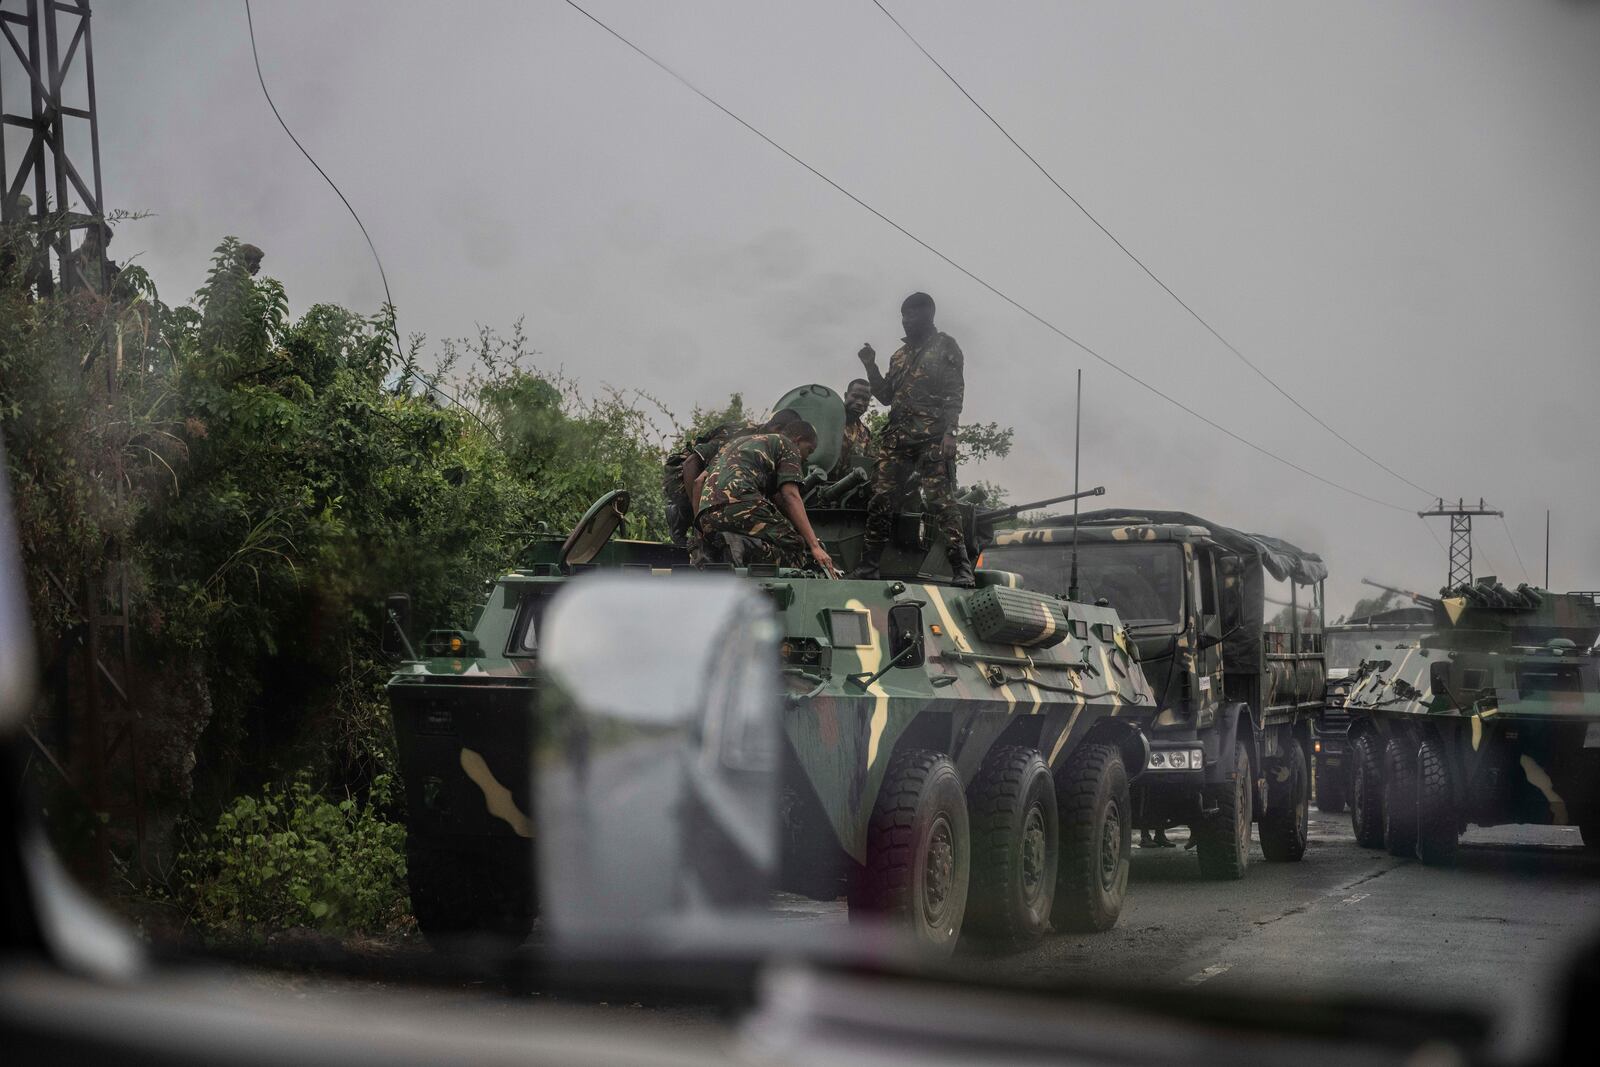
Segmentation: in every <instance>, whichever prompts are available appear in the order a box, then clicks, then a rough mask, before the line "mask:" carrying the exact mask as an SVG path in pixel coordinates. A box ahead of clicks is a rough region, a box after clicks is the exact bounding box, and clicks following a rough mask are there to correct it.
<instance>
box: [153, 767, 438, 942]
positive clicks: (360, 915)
mask: <svg viewBox="0 0 1600 1067" xmlns="http://www.w3.org/2000/svg"><path fill="white" fill-rule="evenodd" d="M394 791H395V783H394V779H393V778H392V777H391V776H389V775H386V774H381V775H378V776H377V777H376V778H374V779H373V783H372V791H371V795H370V796H369V797H368V798H367V801H366V802H365V803H358V802H357V801H356V800H355V799H353V798H350V797H346V798H345V799H344V800H339V801H334V800H329V799H328V798H326V797H324V796H322V795H321V794H320V793H318V792H317V791H315V790H314V789H312V787H311V784H310V782H309V781H307V780H306V779H305V778H304V777H303V776H302V777H300V778H297V779H295V780H294V781H293V782H291V783H290V784H289V786H288V788H287V789H285V788H283V787H281V786H272V785H269V786H267V787H266V788H265V789H263V790H262V792H261V794H260V795H258V796H249V795H246V796H240V797H236V798H234V801H233V803H232V804H231V805H230V806H229V808H228V809H227V810H226V811H224V812H223V813H222V815H221V817H220V818H218V819H217V823H216V826H215V827H214V828H213V829H212V830H211V832H210V833H208V834H205V835H203V836H202V837H200V838H199V839H198V840H196V841H195V842H193V843H192V845H191V847H189V848H187V849H185V850H184V851H183V852H182V853H180V855H179V858H178V872H179V877H180V879H181V883H182V884H181V887H180V892H181V893H182V896H184V897H186V898H187V901H186V903H187V904H188V905H189V920H190V921H191V922H192V923H194V924H195V925H196V926H198V927H199V928H200V929H201V930H202V931H204V932H206V933H213V934H215V933H225V934H246V935H250V936H254V935H258V934H262V933H265V932H267V931H271V930H280V929H285V928H288V927H297V926H298V927H309V928H311V929H315V930H319V931H323V932H326V933H335V934H347V933H378V932H383V931H386V930H392V929H394V928H396V927H398V926H400V925H402V924H403V923H404V922H405V921H406V918H407V916H408V914H409V910H410V906H409V901H408V898H407V895H406V858H405V828H404V827H403V826H401V825H400V824H399V823H394V822H390V821H388V820H387V819H385V818H384V817H383V814H382V809H383V808H384V807H385V806H386V805H387V804H389V803H390V802H391V801H392V800H393V794H394Z"/></svg>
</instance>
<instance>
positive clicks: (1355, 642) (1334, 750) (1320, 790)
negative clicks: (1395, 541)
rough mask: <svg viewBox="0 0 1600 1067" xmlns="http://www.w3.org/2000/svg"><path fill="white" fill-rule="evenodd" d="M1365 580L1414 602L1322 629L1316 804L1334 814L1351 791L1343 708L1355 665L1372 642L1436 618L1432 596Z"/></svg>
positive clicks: (1408, 633)
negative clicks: (1323, 689)
mask: <svg viewBox="0 0 1600 1067" xmlns="http://www.w3.org/2000/svg"><path fill="white" fill-rule="evenodd" d="M1362 582H1363V583H1364V584H1366V585H1371V586H1375V587H1376V588H1379V589H1384V590H1387V591H1389V592H1391V593H1394V594H1397V595H1399V596H1404V597H1409V598H1410V599H1411V600H1413V601H1414V603H1413V604H1411V605H1407V606H1404V607H1393V608H1387V609H1385V610H1382V611H1374V612H1371V613H1369V614H1365V615H1362V616H1360V617H1358V618H1351V619H1347V620H1345V621H1343V622H1337V623H1329V624H1328V628H1327V630H1326V631H1325V632H1324V635H1323V636H1324V645H1325V650H1326V652H1327V658H1328V690H1327V694H1326V697H1325V699H1324V701H1323V705H1322V710H1321V711H1320V712H1319V713H1318V714H1317V720H1316V724H1315V730H1314V732H1313V736H1312V741H1311V750H1312V772H1311V778H1312V782H1313V784H1314V786H1315V790H1314V791H1315V794H1316V798H1317V809H1318V810H1319V811H1325V812H1330V813H1333V814H1338V813H1339V812H1341V811H1343V810H1344V809H1345V805H1346V803H1348V798H1349V796H1350V757H1349V736H1348V735H1349V732H1350V714H1349V712H1347V711H1346V710H1345V707H1344V702H1345V697H1346V696H1347V695H1348V694H1349V692H1350V685H1351V680H1352V677H1353V676H1354V675H1355V673H1356V668H1357V667H1359V666H1360V665H1361V660H1362V659H1363V657H1364V656H1365V654H1366V651H1367V650H1369V649H1371V648H1372V646H1373V645H1374V643H1379V644H1381V643H1385V642H1388V643H1392V642H1395V641H1403V640H1406V639H1407V638H1412V637H1415V636H1417V634H1418V631H1419V630H1421V629H1425V628H1427V627H1428V626H1429V624H1430V623H1431V622H1432V620H1433V612H1432V611H1430V610H1429V609H1428V607H1426V604H1427V600H1428V598H1426V597H1423V596H1421V595H1420V594H1417V593H1413V592H1409V591H1408V590H1405V589H1396V588H1395V587H1393V586H1388V585H1383V584H1381V583H1379V582H1374V581H1372V580H1371V579H1369V578H1363V579H1362Z"/></svg>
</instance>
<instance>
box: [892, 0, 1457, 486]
mask: <svg viewBox="0 0 1600 1067" xmlns="http://www.w3.org/2000/svg"><path fill="white" fill-rule="evenodd" d="M872 3H873V5H874V6H875V7H876V8H877V9H878V10H879V11H881V12H883V14H884V16H885V17H886V18H887V19H888V20H889V21H890V22H892V23H894V24H895V27H896V28H897V29H899V31H900V32H901V33H902V34H904V35H905V37H906V40H908V41H910V42H911V43H912V44H913V45H915V46H916V48H917V51H919V52H921V53H922V54H923V55H924V56H926V57H927V58H928V62H930V63H932V64H933V65H934V66H935V67H938V68H939V73H941V74H943V75H944V76H945V77H946V78H947V79H949V81H950V84H951V85H954V86H955V87H956V89H958V90H959V91H960V93H961V95H962V96H964V97H966V98H967V101H968V102H969V103H970V104H972V106H973V107H975V108H977V109H978V111H979V112H981V113H982V114H983V117H984V118H986V119H988V120H989V122H990V124H991V125H993V126H994V128H995V129H997V130H999V131H1000V133H1001V135H1002V136H1004V137H1005V139H1006V140H1008V141H1010V142H1011V145H1012V147H1013V148H1015V149H1016V150H1017V151H1018V152H1021V153H1022V154H1023V155H1024V156H1025V157H1026V158H1027V160H1028V162H1029V163H1032V164H1033V165H1034V167H1035V168H1036V169H1037V170H1038V171H1039V173H1040V174H1043V175H1044V176H1045V178H1046V179H1047V180H1048V181H1049V182H1050V184H1051V185H1053V186H1055V187H1056V190H1057V191H1058V192H1059V193H1061V195H1062V196H1064V197H1066V198H1067V199H1068V200H1070V201H1072V205H1073V206H1074V207H1076V208H1077V209H1078V210H1079V211H1080V212H1082V214H1083V217H1084V218H1086V219H1088V220H1089V221H1090V222H1092V223H1094V225H1095V228H1096V229H1098V230H1099V231H1100V232H1101V233H1103V234H1105V235H1106V237H1107V238H1108V239H1110V241H1111V243H1112V244H1114V245H1116V246H1117V247H1118V248H1119V249H1121V250H1122V253H1123V255H1125V256H1127V257H1128V258H1129V259H1131V260H1132V261H1133V262H1134V263H1135V264H1136V265H1137V266H1138V268H1139V269H1140V270H1142V271H1144V273H1145V274H1146V275H1147V276H1148V277H1149V278H1150V280H1151V281H1153V282H1155V283H1156V284H1157V285H1159V286H1160V287H1161V288H1162V289H1163V290H1164V291H1165V292H1166V294H1167V295H1168V296H1170V297H1172V299H1173V300H1175V301H1177V303H1178V306H1179V307H1181V308H1183V310H1185V311H1187V312H1188V313H1189V315H1190V317H1191V318H1193V319H1194V321H1196V322H1198V323H1199V324H1200V325H1201V326H1203V327H1205V329H1206V332H1208V333H1210V334H1211V336H1212V337H1215V338H1216V339H1217V341H1219V342H1220V343H1221V344H1222V345H1223V347H1225V348H1226V349H1227V350H1228V351H1229V352H1232V353H1233V354H1234V355H1235V356H1236V357H1238V359H1239V361H1240V362H1241V363H1243V364H1244V365H1245V366H1246V367H1249V368H1250V369H1251V370H1252V371H1254V372H1255V373H1256V375H1257V376H1258V377H1260V378H1261V380H1262V381H1264V382H1266V383H1267V384H1268V385H1270V386H1272V388H1273V389H1275V390H1277V392H1278V394H1279V395H1280V396H1282V397H1283V398H1284V399H1285V400H1287V401H1289V403H1291V404H1293V405H1294V406H1295V407H1297V408H1299V409H1300V411H1301V412H1303V413H1304V414H1305V415H1307V416H1308V417H1310V418H1311V419H1312V421H1314V422H1315V423H1316V424H1317V425H1318V426H1321V427H1322V428H1323V429H1324V430H1326V431H1328V433H1330V434H1332V435H1333V436H1334V437H1336V438H1338V439H1339V440H1340V441H1342V442H1343V443H1344V444H1345V445H1346V446H1348V447H1349V448H1350V449H1352V450H1353V451H1355V452H1356V453H1357V454H1358V455H1360V456H1362V457H1364V458H1365V459H1367V460H1368V461H1370V462H1371V463H1373V464H1375V465H1376V466H1377V467H1379V468H1380V469H1381V470H1383V471H1386V472H1387V473H1389V474H1390V475H1393V476H1394V477H1395V478H1398V479H1399V480H1400V481H1402V482H1405V483H1406V484H1407V485H1409V486H1410V487H1411V488H1413V489H1415V490H1416V491H1417V492H1419V493H1426V494H1427V495H1428V496H1438V495H1439V494H1437V493H1435V492H1432V491H1431V490H1428V489H1424V488H1423V487H1422V486H1420V485H1418V484H1417V483H1416V482H1414V481H1412V480H1411V479H1410V478H1407V477H1406V476H1405V475H1403V474H1401V473H1400V472H1399V471H1397V470H1395V469H1394V468H1392V467H1390V466H1389V465H1388V464H1386V463H1384V462H1383V461H1382V460H1380V459H1378V458H1377V457H1376V456H1374V455H1372V453H1370V452H1368V451H1367V450H1366V449H1364V448H1362V447H1361V446H1360V445H1358V444H1356V443H1355V442H1354V441H1352V440H1350V439H1349V438H1348V437H1346V436H1345V435H1344V434H1342V433H1340V432H1339V431H1338V430H1336V429H1334V428H1333V427H1332V426H1330V425H1328V423H1327V422H1326V421H1324V420H1323V419H1322V417H1321V416H1319V415H1318V414H1317V413H1316V412H1314V411H1312V410H1311V409H1310V408H1308V407H1306V406H1305V405H1304V404H1302V403H1301V402H1300V401H1299V400H1297V399H1296V398H1295V397H1294V396H1293V394H1291V393H1290V392H1289V391H1288V390H1287V389H1285V388H1284V387H1283V386H1281V385H1279V384H1278V383H1277V382H1276V381H1275V380H1273V378H1272V376H1271V375H1269V374H1267V372H1266V371H1264V370H1262V369H1261V367H1260V366H1258V365H1257V364H1256V363H1255V362H1254V361H1253V360H1251V359H1250V358H1249V357H1248V356H1246V355H1245V354H1244V353H1243V352H1241V351H1239V349H1238V348H1237V347H1236V346H1235V345H1234V344H1233V342H1232V341H1230V340H1228V339H1227V338H1226V337H1224V336H1222V334H1221V333H1220V332H1219V331H1218V330H1217V329H1216V327H1214V326H1212V325H1211V323H1210V322H1208V321H1206V319H1205V318H1204V317H1202V316H1201V314H1200V313H1199V312H1198V311H1196V310H1195V309H1194V308H1193V307H1192V306H1191V305H1190V304H1189V302H1188V301H1186V300H1184V299H1183V297H1181V296H1179V295H1178V294H1177V293H1176V292H1174V291H1173V289H1172V287H1171V286H1169V285H1168V284H1167V283H1166V282H1164V281H1162V280H1161V279H1160V278H1159V277H1157V276H1156V273H1155V271H1153V270H1151V269H1150V268H1149V267H1148V266H1146V265H1145V262H1144V260H1142V259H1140V258H1139V257H1138V256H1137V255H1135V254H1134V253H1133V250H1132V249H1130V248H1129V247H1128V246H1127V245H1125V244H1123V243H1122V241H1121V240H1120V239H1119V238H1118V237H1117V235H1116V234H1114V233H1112V232H1111V230H1110V229H1108V228H1107V227H1106V225H1105V224H1104V223H1102V222H1101V221H1100V220H1099V219H1098V218H1096V217H1095V216H1094V213H1093V212H1091V211H1090V210H1089V209H1088V208H1086V207H1084V206H1083V202H1082V201H1081V200H1079V199H1078V198H1077V197H1076V196H1074V195H1072V193H1071V192H1070V191H1069V190H1068V189H1067V187H1066V186H1064V185H1062V184H1061V182H1059V181H1058V180H1057V179H1056V176H1055V175H1054V174H1051V173H1050V171H1048V170H1047V169H1045V166H1044V164H1043V163H1040V162H1039V160H1038V159H1037V158H1035V156H1034V154H1033V153H1032V152H1030V151H1028V150H1027V149H1026V148H1024V147H1023V146H1022V143H1021V142H1019V141H1018V140H1017V139H1016V138H1015V137H1013V136H1012V135H1011V131H1010V130H1008V129H1006V128H1005V126H1003V125H1002V124H1001V123H1000V120H999V119H997V118H995V117H994V115H993V114H991V113H990V111H989V109H988V108H986V107H984V106H983V105H982V104H980V103H978V101H977V99H976V98H975V97H974V96H973V95H972V94H971V93H969V92H968V91H967V87H966V86H964V85H962V84H961V82H960V81H959V80H958V79H957V78H956V76H955V75H954V74H951V73H950V71H949V70H948V69H947V68H946V67H945V65H944V64H943V63H941V62H939V60H938V59H937V58H935V57H934V55H933V53H932V52H929V51H928V49H927V48H926V47H925V46H924V45H923V43H922V42H921V41H919V40H917V38H916V35H915V34H913V33H912V32H911V31H910V30H908V29H906V27H905V25H904V24H903V23H901V21H900V20H899V19H897V18H895V17H894V13H893V12H891V11H890V10H889V9H888V8H887V7H884V5H883V4H882V2H881V0H872Z"/></svg>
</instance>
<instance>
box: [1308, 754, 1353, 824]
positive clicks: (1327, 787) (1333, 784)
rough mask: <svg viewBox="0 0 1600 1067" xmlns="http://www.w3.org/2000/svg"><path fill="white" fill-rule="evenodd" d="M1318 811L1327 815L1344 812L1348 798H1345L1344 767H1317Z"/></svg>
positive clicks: (1319, 765)
mask: <svg viewBox="0 0 1600 1067" xmlns="http://www.w3.org/2000/svg"><path fill="white" fill-rule="evenodd" d="M1315 777H1316V783H1317V810H1318V811H1320V812H1322V813H1323V814H1325V815H1337V814H1339V813H1340V812H1341V811H1343V810H1344V806H1345V804H1346V803H1347V802H1348V798H1347V797H1346V796H1345V791H1346V790H1345V781H1346V778H1345V770H1344V768H1343V767H1338V768H1334V767H1324V766H1322V765H1321V764H1320V763H1319V764H1318V765H1317V773H1316V776H1315Z"/></svg>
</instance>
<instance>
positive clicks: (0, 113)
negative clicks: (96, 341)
mask: <svg viewBox="0 0 1600 1067" xmlns="http://www.w3.org/2000/svg"><path fill="white" fill-rule="evenodd" d="M89 14H90V13H89V0H77V2H76V3H65V2H63V0H0V35H3V36H4V37H5V40H4V42H3V43H0V181H4V183H5V184H4V187H3V188H0V217H3V219H4V221H5V222H8V223H14V222H21V221H22V220H23V219H24V218H25V217H27V216H28V215H32V216H33V217H34V218H35V219H36V220H37V223H38V226H39V232H40V235H41V239H42V240H43V242H44V244H45V245H46V246H47V247H48V249H49V251H50V252H52V253H54V254H55V258H56V261H57V263H58V265H59V266H60V267H61V268H62V270H63V274H65V272H66V268H67V265H68V264H69V263H70V262H71V259H70V258H69V257H70V255H71V252H72V236H73V231H75V230H88V229H89V228H90V227H92V226H99V225H101V224H102V223H103V222H104V221H105V201H104V199H103V198H102V197H101V191H100V126H99V122H98V120H97V119H96V117H95V116H96V112H95V95H94V46H93V42H92V40H91V38H90V34H89ZM19 130H20V131H23V133H22V135H20V136H18V135H17V133H16V132H15V131H19ZM85 157H87V158H85ZM81 163H87V167H83V166H80V165H79V164H81ZM86 174H87V176H86ZM24 195H26V196H28V197H29V199H30V200H31V201H32V205H31V206H30V207H27V208H24V206H23V203H22V200H21V198H22V197H23V196H24ZM41 267H42V268H43V267H48V261H46V262H45V263H42V264H41ZM48 273H49V272H48V270H45V269H41V271H40V278H39V280H38V284H39V285H40V289H41V292H49V291H50V290H51V288H52V285H53V283H52V281H51V279H50V278H49V277H48ZM99 280H100V281H101V282H103V281H104V279H103V278H102V279H99ZM69 287H70V286H69Z"/></svg>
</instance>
